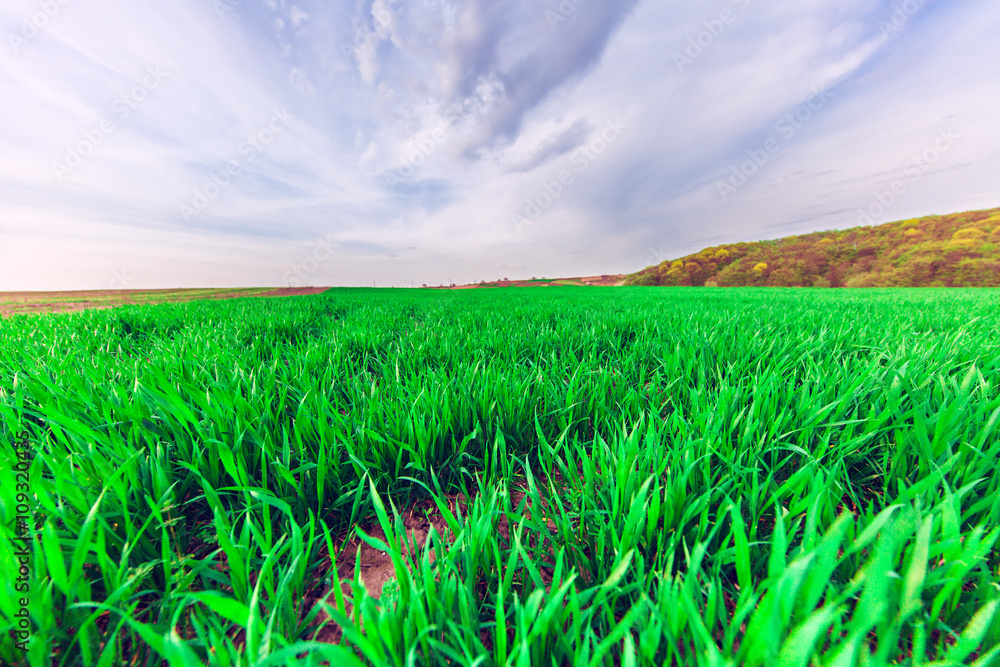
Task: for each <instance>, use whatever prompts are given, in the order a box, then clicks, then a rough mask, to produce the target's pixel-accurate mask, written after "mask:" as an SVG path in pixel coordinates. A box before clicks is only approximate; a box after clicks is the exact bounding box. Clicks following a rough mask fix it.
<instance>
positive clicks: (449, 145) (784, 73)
mask: <svg viewBox="0 0 1000 667" xmlns="http://www.w3.org/2000/svg"><path fill="white" fill-rule="evenodd" d="M0 33H2V37H3V39H2V44H0V91H2V99H3V102H2V104H0V146H2V151H0V290H27V289H107V288H126V287H128V288H146V287H181V286H183V287H196V286H226V287H228V286H256V285H267V286H272V285H279V286H286V285H292V286H295V285H307V284H311V285H334V286H337V285H371V284H372V283H373V282H374V283H375V284H377V285H379V286H390V285H398V286H410V285H411V284H416V285H420V284H422V283H427V284H433V285H436V284H439V283H443V282H447V281H449V280H451V281H455V282H471V281H478V280H484V279H493V278H498V277H503V276H508V277H510V278H518V277H521V278H527V277H532V276H549V277H553V276H572V275H593V274H599V273H618V272H631V271H635V270H638V269H640V268H642V267H644V266H646V265H648V264H651V263H654V262H657V261H660V260H663V259H667V258H673V257H678V256H681V255H684V254H687V253H689V252H694V251H697V250H699V249H700V248H702V247H705V246H708V245H715V244H719V243H724V242H735V241H743V240H747V241H752V240H759V239H764V238H776V237H779V236H784V235H788V234H793V233H800V232H806V231H812V230H819V229H844V228H847V227H853V226H856V225H858V224H859V223H866V224H872V223H880V222H888V221H891V220H899V219H905V218H910V217H915V216H920V215H926V214H932V213H950V212H955V211H962V210H968V209H976V208H987V207H994V206H1000V178H998V174H1000V123H997V121H996V118H997V106H998V102H1000V92H998V91H1000V42H998V41H997V39H996V35H997V34H1000V5H997V3H996V2H995V1H993V0H964V1H962V0H959V1H955V2H941V1H935V0H924V1H921V0H907V2H872V1H871V0H865V1H861V0H794V1H792V0H774V1H772V2H767V3H765V2H763V1H762V0H712V1H709V2H699V3H676V2H663V1H659V2H656V1H652V0H615V1H613V2H612V1H611V0H507V1H498V0H376V1H374V2H372V1H371V0H349V1H348V0H344V1H341V0H327V1H326V2H322V3H321V2H312V1H310V0H301V1H299V0H296V1H295V2H290V1H288V0H198V1H197V2H195V1H193V0H191V1H189V0H172V1H171V2H167V3H164V2H150V1H149V0H131V1H129V2H126V1H125V0H91V1H89V2H84V1H83V0H3V1H2V4H0Z"/></svg>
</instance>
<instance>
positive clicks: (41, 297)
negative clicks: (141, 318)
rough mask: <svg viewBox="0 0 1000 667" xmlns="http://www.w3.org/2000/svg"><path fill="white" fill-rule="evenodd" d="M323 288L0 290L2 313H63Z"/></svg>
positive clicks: (270, 294) (309, 291) (294, 293)
mask: <svg viewBox="0 0 1000 667" xmlns="http://www.w3.org/2000/svg"><path fill="white" fill-rule="evenodd" d="M325 289H326V288H325V287H319V288H274V287H249V288H236V289H225V288H221V289H213V288H206V289H159V290H85V291H67V292H0V316H6V315H18V314H37V313H62V312H70V311H75V310H85V309H90V308H113V307H115V306H124V305H129V304H156V303H178V302H183V301H192V300H195V299H236V298H239V297H250V296H296V295H302V294H318V293H321V292H323V291H324V290H325Z"/></svg>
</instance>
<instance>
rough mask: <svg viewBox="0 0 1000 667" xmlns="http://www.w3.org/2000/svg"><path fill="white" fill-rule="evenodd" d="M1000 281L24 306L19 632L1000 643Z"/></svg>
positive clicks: (355, 641)
mask: <svg viewBox="0 0 1000 667" xmlns="http://www.w3.org/2000/svg"><path fill="white" fill-rule="evenodd" d="M998 313H1000V292H998V291H989V290H953V291H944V290H896V291H892V290H871V291H844V290H822V291H821V290H767V289H756V290H755V289H747V290H685V289H668V288H661V289H643V288H617V289H615V288H588V289H577V288H572V287H565V288H557V289H551V290H534V289H514V288H511V289H506V290H495V291H494V290H467V291H438V290H426V291H424V290H360V289H357V290H353V289H342V290H331V291H329V292H327V293H325V294H323V295H319V296H312V297H296V298H291V299H281V300H267V299H237V300H231V301H211V302H207V301H206V302H191V303H185V304H163V305H155V306H123V307H120V308H116V309H114V310H103V311H86V312H81V313H76V314H71V315H46V316H33V317H12V318H8V319H5V320H2V321H0V414H2V431H0V441H2V451H3V457H2V461H0V465H2V469H0V474H2V477H0V512H2V515H3V516H2V532H0V564H2V573H3V577H2V579H0V581H2V584H0V586H2V591H0V593H2V594H0V615H2V618H0V621H2V622H0V625H2V626H3V627H2V628H0V629H2V630H3V638H2V639H0V642H2V643H0V660H2V661H3V664H5V665H20V664H25V665H31V666H32V667H36V666H37V667H40V666H42V665H46V666H48V665H50V664H51V665H161V664H169V665H172V666H173V665H204V664H212V665H241V666H250V665H253V666H263V665H275V666H279V665H318V664H321V663H323V661H327V662H328V664H331V665H335V666H336V665H363V664H370V665H400V666H403V665H422V664H434V665H482V666H484V667H488V666H491V665H497V666H506V665H516V666H518V667H520V666H527V665H546V666H547V665H560V666H561V665H574V666H575V665H616V666H617V665H622V666H631V665H671V664H677V665H779V664H780V665H798V666H802V667H805V666H806V665H830V666H837V667H839V666H841V665H844V666H846V665H888V664H905V665H926V664H935V665H946V664H953V665H963V664H976V665H993V664H998V663H1000V614H998V613H997V611H998V607H1000V602H998V600H1000V549H998V545H997V540H998V537H1000V488H998V487H1000V475H998V474H997V463H998V460H1000V427H998V420H1000V317H998ZM19 516H21V517H22V519H23V521H24V523H23V525H19V524H18V517H19ZM422 517H423V518H422ZM421 522H422V523H421ZM414 526H418V527H420V530H422V533H421V539H420V540H419V543H418V541H417V538H416V537H415V535H416V533H415V532H414V530H411V529H412V528H413V527H414ZM359 538H360V539H359ZM360 541H363V542H364V543H365V545H366V546H365V549H367V551H363V550H362V549H359V548H358V543H359V542H360ZM404 542H406V543H407V544H404ZM352 549H353V550H352ZM363 553H364V554H368V555H371V554H376V555H380V556H381V557H382V558H383V559H384V560H385V561H386V562H387V563H389V567H390V568H391V570H392V573H393V574H394V577H395V578H394V579H390V580H389V582H388V583H386V584H385V585H384V586H380V590H379V591H378V592H377V595H378V597H377V598H375V597H371V596H369V595H368V593H367V592H366V591H367V589H366V588H365V586H366V583H368V584H370V582H364V581H362V579H363V578H364V577H363V573H364V572H367V571H368V570H366V569H365V568H366V567H367V565H365V564H364V563H362V555H363ZM345 554H346V555H345ZM354 554H356V556H354ZM352 556H354V557H353V558H352ZM366 557H367V556H366ZM372 557H373V558H374V556H372ZM19 630H20V631H23V632H25V635H22V636H19V635H17V634H10V635H9V633H8V631H13V632H16V631H19ZM19 641H23V642H24V643H23V644H21V647H20V648H19V647H18V645H17V642H19ZM21 648H26V649H27V651H26V652H24V653H22V652H21Z"/></svg>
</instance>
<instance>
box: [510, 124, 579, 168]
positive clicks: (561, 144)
mask: <svg viewBox="0 0 1000 667" xmlns="http://www.w3.org/2000/svg"><path fill="white" fill-rule="evenodd" d="M594 127H595V126H594V124H593V123H591V122H590V121H588V120H586V119H584V118H578V119H576V121H574V122H573V124H572V125H570V126H569V127H567V128H565V129H563V130H561V131H558V132H557V133H555V134H552V135H550V136H548V137H546V138H545V140H543V141H542V142H541V143H540V144H539V145H538V146H537V147H536V148H535V149H534V150H533V151H532V152H531V153H530V154H529V155H527V156H525V157H524V158H523V159H521V160H519V161H515V162H513V163H512V164H511V165H510V166H508V167H507V169H506V171H507V172H508V173H518V172H526V171H531V170H533V169H535V168H537V167H539V166H541V165H543V164H545V163H546V162H548V161H550V160H552V159H554V158H557V157H559V156H561V155H565V154H566V153H569V152H570V151H572V150H574V149H576V148H578V147H579V146H580V145H581V144H582V143H583V142H584V140H585V139H586V138H587V137H588V136H589V135H590V133H591V132H592V131H593V130H594Z"/></svg>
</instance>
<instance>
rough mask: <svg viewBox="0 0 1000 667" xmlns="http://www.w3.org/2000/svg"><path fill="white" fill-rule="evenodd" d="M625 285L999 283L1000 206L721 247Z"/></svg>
mask: <svg viewBox="0 0 1000 667" xmlns="http://www.w3.org/2000/svg"><path fill="white" fill-rule="evenodd" d="M625 284H626V285H663V286H707V287H742V286H755V285H757V286H771V287H998V286H1000V208H996V209H991V210H987V211H971V212H967V213H956V214H954V215H933V216H928V217H925V218H918V219H914V220H904V221H900V222H890V223H886V224H884V225H877V226H874V227H855V228H853V229H848V230H845V231H828V232H814V233H811V234H803V235H801V236H789V237H786V238H782V239H777V240H773V241H759V242H756V243H731V244H726V245H720V246H715V247H712V248H706V249H705V250H702V251H701V252H698V253H696V254H694V255H688V256H687V257H682V258H680V259H676V260H668V261H665V262H663V263H661V264H659V265H658V266H650V267H647V268H645V269H643V270H642V271H639V272H638V273H634V274H632V275H630V276H628V278H627V279H626V281H625Z"/></svg>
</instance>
